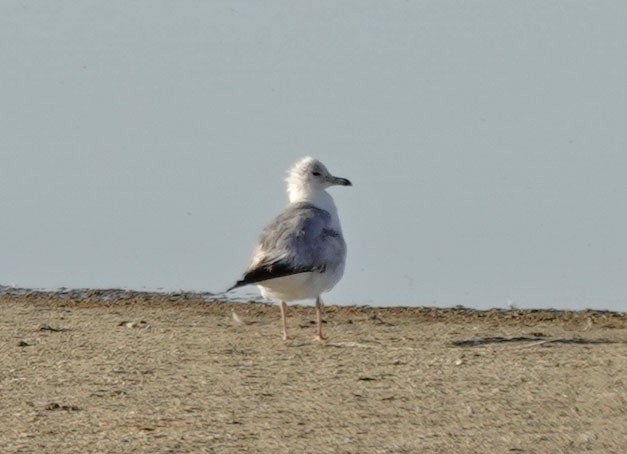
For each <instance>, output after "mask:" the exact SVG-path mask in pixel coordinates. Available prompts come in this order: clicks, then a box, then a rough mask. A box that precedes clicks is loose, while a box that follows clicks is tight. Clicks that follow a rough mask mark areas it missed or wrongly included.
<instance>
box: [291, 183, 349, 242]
mask: <svg viewBox="0 0 627 454" xmlns="http://www.w3.org/2000/svg"><path fill="white" fill-rule="evenodd" d="M288 196H289V200H290V203H298V202H307V203H311V204H312V205H313V206H315V207H316V208H320V209H321V210H325V211H328V212H329V214H330V215H331V227H332V228H333V229H334V230H336V231H338V232H341V231H342V227H341V226H340V219H339V217H338V215H337V208H336V207H335V202H334V201H333V197H331V194H329V193H328V192H327V191H325V190H324V189H315V190H311V189H310V188H304V187H302V186H301V187H290V188H289V190H288Z"/></svg>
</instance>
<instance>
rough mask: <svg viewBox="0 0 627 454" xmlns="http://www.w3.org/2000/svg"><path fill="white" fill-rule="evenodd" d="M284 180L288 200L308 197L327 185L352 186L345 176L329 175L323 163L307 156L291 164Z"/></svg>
mask: <svg viewBox="0 0 627 454" xmlns="http://www.w3.org/2000/svg"><path fill="white" fill-rule="evenodd" d="M285 181H287V192H288V194H289V198H290V201H296V200H302V199H308V198H309V197H310V196H314V195H315V194H316V193H318V192H320V191H323V190H324V189H326V188H328V187H329V186H338V185H339V186H352V184H351V182H350V181H348V180H347V179H346V178H340V177H335V176H333V175H331V173H330V172H329V171H328V170H327V168H326V167H325V165H324V164H323V163H321V162H320V161H318V160H317V159H314V158H311V157H309V156H307V157H305V158H303V159H301V160H300V161H298V162H297V163H296V164H294V165H293V166H292V168H291V169H290V170H289V171H288V173H287V178H286V179H285Z"/></svg>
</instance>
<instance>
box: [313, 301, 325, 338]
mask: <svg viewBox="0 0 627 454" xmlns="http://www.w3.org/2000/svg"><path fill="white" fill-rule="evenodd" d="M315 339H316V340H317V341H323V340H324V336H323V335H322V299H321V298H320V297H318V298H316V338H315Z"/></svg>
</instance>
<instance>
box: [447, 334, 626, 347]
mask: <svg viewBox="0 0 627 454" xmlns="http://www.w3.org/2000/svg"><path fill="white" fill-rule="evenodd" d="M524 342H529V343H531V344H532V345H547V344H548V345H555V344H558V345H607V344H626V343H627V341H618V340H611V339H585V338H582V337H558V338H547V337H545V336H544V335H540V336H515V337H503V336H489V337H476V338H472V339H460V340H454V341H452V342H450V343H449V345H451V346H452V347H483V346H486V345H492V344H516V343H524Z"/></svg>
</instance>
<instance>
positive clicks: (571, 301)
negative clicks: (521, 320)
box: [0, 0, 627, 310]
mask: <svg viewBox="0 0 627 454" xmlns="http://www.w3.org/2000/svg"><path fill="white" fill-rule="evenodd" d="M625 24H627V4H626V3H625V2H620V1H615V2H612V1H608V2H589V1H555V2H546V1H536V2H533V1H530V2H516V1H481V2H465V1H438V2H412V1H409V2H380V1H376V2H375V1H372V2H370V1H362V0H359V1H357V0H355V1H344V2H293V1H284V2H277V1H269V2H233V1H224V2H195V1H181V2H154V1H150V2H149V1H145V0H139V1H134V2H129V1H125V2H102V1H56V2H34V3H33V2H23V1H13V0H8V1H4V2H2V3H0V69H1V71H0V98H1V99H2V102H1V103H0V115H1V116H2V121H0V210H1V212H2V213H3V215H2V216H1V217H0V250H1V251H2V255H1V256H0V284H4V285H17V286H24V287H45V288H56V287H60V286H66V287H127V288H135V289H142V288H146V289H156V288H163V289H184V290H201V291H220V290H224V289H225V288H227V287H229V286H230V285H231V284H232V283H233V282H234V281H235V280H236V279H237V278H239V277H240V274H241V272H242V271H243V270H244V268H245V267H246V265H247V261H248V259H249V254H250V252H251V248H252V246H253V245H254V242H255V239H256V236H257V234H258V233H259V231H260V230H261V229H262V227H263V226H264V225H265V223H266V222H267V221H268V220H269V219H270V218H271V217H272V216H273V215H275V214H276V213H277V212H278V211H279V210H280V209H281V207H282V206H283V204H284V203H285V202H286V195H285V188H284V182H283V178H284V174H285V170H286V169H287V168H288V167H289V166H290V165H291V164H292V163H293V162H294V161H296V160H297V159H299V158H301V157H302V156H305V155H312V156H315V157H318V158H319V159H321V160H322V161H323V162H324V163H325V164H326V165H327V167H328V168H329V170H330V171H331V172H333V173H335V174H337V175H340V176H344V177H347V178H349V179H351V181H352V182H353V184H354V187H352V188H334V189H332V190H331V191H332V194H333V196H334V197H335V199H336V204H337V205H338V209H339V213H340V217H341V219H342V223H343V226H344V231H345V232H344V233H345V236H346V239H347V243H348V248H349V252H348V261H347V267H346V274H345V277H344V279H343V281H342V282H341V283H340V284H338V286H337V287H336V289H334V290H333V291H332V292H331V293H330V294H329V295H328V296H327V298H326V300H327V302H328V303H331V304H370V305H440V306H453V305H457V304H461V305H465V306H470V307H482V308H483V307H493V306H496V307H505V306H506V305H507V304H509V303H510V302H512V303H514V304H517V305H518V306H520V307H558V308H572V309H578V308H584V307H595V308H602V309H615V310H627V286H626V285H625V275H626V272H627V239H626V238H625V232H626V231H627V178H626V177H627V128H626V127H625V119H626V118H627V83H625V81H626V80H627V59H625V55H627V27H625ZM247 290H248V292H249V293H250V294H251V295H255V294H256V293H257V292H256V289H254V288H249V289H247Z"/></svg>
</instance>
